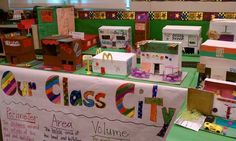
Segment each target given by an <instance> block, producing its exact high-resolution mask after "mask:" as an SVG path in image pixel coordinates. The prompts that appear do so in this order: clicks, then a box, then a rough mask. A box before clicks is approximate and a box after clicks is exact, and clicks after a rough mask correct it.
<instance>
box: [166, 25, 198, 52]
mask: <svg viewBox="0 0 236 141" xmlns="http://www.w3.org/2000/svg"><path fill="white" fill-rule="evenodd" d="M201 29H202V28H201V26H175V25H167V26H165V27H164V28H163V29H162V39H163V41H179V42H182V47H183V50H184V52H185V53H194V54H197V53H198V51H199V47H200V45H201V42H202V38H201Z"/></svg>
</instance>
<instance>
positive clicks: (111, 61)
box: [92, 51, 136, 75]
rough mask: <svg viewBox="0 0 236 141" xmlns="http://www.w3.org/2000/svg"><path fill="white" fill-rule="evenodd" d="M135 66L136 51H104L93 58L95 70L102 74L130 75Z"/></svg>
mask: <svg viewBox="0 0 236 141" xmlns="http://www.w3.org/2000/svg"><path fill="white" fill-rule="evenodd" d="M135 66H136V55H135V54H134V53H121V52H108V51H103V52H101V53H99V54H98V55H96V56H94V57H93V59H92V68H93V72H97V73H102V74H117V75H129V74H130V73H131V68H134V67H135Z"/></svg>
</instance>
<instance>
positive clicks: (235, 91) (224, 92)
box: [203, 78, 236, 120]
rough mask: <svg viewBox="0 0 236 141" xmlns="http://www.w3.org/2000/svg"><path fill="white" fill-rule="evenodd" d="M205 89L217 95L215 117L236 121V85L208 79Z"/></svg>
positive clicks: (213, 111)
mask: <svg viewBox="0 0 236 141" xmlns="http://www.w3.org/2000/svg"><path fill="white" fill-rule="evenodd" d="M203 89H204V90H206V91H209V92H214V94H215V95H214V100H213V109H212V114H213V115H215V116H219V117H223V118H226V119H231V120H236V83H233V82H227V81H222V80H216V79H208V78H207V79H206V80H205V82H204V87H203Z"/></svg>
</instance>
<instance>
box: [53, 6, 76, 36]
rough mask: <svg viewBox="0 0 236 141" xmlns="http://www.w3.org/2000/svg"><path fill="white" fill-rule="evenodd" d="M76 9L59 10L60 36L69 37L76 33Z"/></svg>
mask: <svg viewBox="0 0 236 141" xmlns="http://www.w3.org/2000/svg"><path fill="white" fill-rule="evenodd" d="M74 19H75V16H74V8H73V7H68V8H57V23H58V33H59V34H60V35H69V33H70V32H74V31H75V20H74Z"/></svg>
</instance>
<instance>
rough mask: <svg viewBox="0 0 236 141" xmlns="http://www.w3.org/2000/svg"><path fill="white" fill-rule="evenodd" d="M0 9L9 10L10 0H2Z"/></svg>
mask: <svg viewBox="0 0 236 141" xmlns="http://www.w3.org/2000/svg"><path fill="white" fill-rule="evenodd" d="M0 9H3V10H4V11H7V10H8V0H0Z"/></svg>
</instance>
